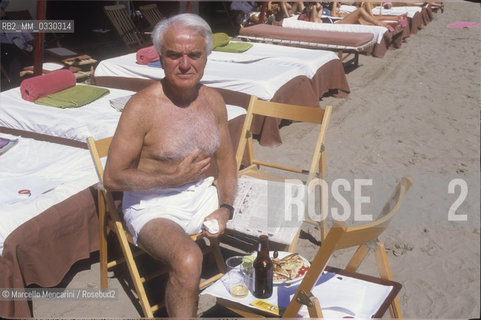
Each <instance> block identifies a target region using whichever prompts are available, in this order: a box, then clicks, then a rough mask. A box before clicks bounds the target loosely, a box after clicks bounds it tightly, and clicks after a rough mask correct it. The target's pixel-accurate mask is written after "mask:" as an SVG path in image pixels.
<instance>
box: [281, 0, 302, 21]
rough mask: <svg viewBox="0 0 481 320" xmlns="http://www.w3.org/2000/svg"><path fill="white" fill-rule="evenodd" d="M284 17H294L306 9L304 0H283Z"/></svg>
mask: <svg viewBox="0 0 481 320" xmlns="http://www.w3.org/2000/svg"><path fill="white" fill-rule="evenodd" d="M281 7H282V14H283V18H289V17H292V16H293V15H295V14H298V13H302V12H303V11H304V9H305V5H304V2H302V1H295V2H285V1H283V2H281Z"/></svg>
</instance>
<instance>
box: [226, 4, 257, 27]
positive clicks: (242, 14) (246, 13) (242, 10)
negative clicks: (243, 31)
mask: <svg viewBox="0 0 481 320" xmlns="http://www.w3.org/2000/svg"><path fill="white" fill-rule="evenodd" d="M257 7H258V6H257V3H256V2H255V1H232V2H231V4H230V10H231V11H232V14H233V15H234V19H235V23H236V24H237V25H240V26H245V25H247V24H249V21H250V19H251V17H252V16H255V15H256V14H255V12H257V11H258V8H257ZM253 19H255V18H253Z"/></svg>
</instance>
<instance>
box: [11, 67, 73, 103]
mask: <svg viewBox="0 0 481 320" xmlns="http://www.w3.org/2000/svg"><path fill="white" fill-rule="evenodd" d="M76 83H77V80H76V79H75V75H74V74H73V73H72V71H69V70H67V69H61V70H57V71H53V72H49V73H47V74H44V75H40V76H36V77H33V78H29V79H26V80H23V81H22V83H21V84H20V93H21V94H22V98H23V99H24V100H27V101H31V102H34V101H35V100H37V99H39V98H42V97H45V96H48V95H49V94H52V93H55V92H59V91H61V90H64V89H67V88H70V87H73V86H75V84H76Z"/></svg>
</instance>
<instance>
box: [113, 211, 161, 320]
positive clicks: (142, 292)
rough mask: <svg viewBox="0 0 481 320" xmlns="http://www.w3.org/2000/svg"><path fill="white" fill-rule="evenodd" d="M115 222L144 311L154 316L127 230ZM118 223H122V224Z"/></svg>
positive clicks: (148, 315)
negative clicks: (126, 233)
mask: <svg viewBox="0 0 481 320" xmlns="http://www.w3.org/2000/svg"><path fill="white" fill-rule="evenodd" d="M115 223H116V230H115V231H116V233H117V239H118V240H119V244H120V247H121V248H122V252H123V254H124V257H125V263H126V264H127V267H128V269H129V273H130V277H131V278H132V282H133V284H134V287H135V291H136V293H137V296H138V299H139V302H140V306H141V307H142V311H143V312H144V317H146V318H153V317H154V315H153V312H152V308H151V306H150V303H149V299H148V298H147V294H146V293H145V289H144V285H143V283H142V280H141V279H140V274H139V270H138V269H137V265H136V264H135V261H134V256H133V254H132V250H131V249H130V244H129V241H128V240H127V237H126V235H125V230H124V229H123V227H122V225H121V224H120V222H119V221H118V220H117V221H116V222H115ZM118 224H120V226H119V225H118Z"/></svg>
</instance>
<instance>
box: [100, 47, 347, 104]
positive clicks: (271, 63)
mask: <svg viewBox="0 0 481 320" xmlns="http://www.w3.org/2000/svg"><path fill="white" fill-rule="evenodd" d="M253 45H254V46H253V47H252V48H250V49H249V50H248V51H246V52H245V53H225V52H216V51H213V52H212V54H211V55H210V56H209V58H208V61H207V65H206V68H205V71H204V76H203V78H202V81H201V82H202V83H203V84H205V85H208V86H211V87H216V88H223V89H228V90H232V91H238V92H243V93H246V94H249V95H256V96H257V97H259V98H260V99H264V100H270V99H271V98H272V97H273V96H274V94H275V93H276V92H277V90H279V88H280V87H282V86H283V85H284V84H286V83H287V82H288V81H289V80H291V79H293V78H294V77H297V76H306V77H308V78H312V77H313V76H314V75H315V74H316V72H317V70H318V69H319V68H320V67H321V66H323V65H324V64H325V63H327V62H329V61H331V60H335V59H338V57H337V55H336V54H335V53H334V52H330V51H323V50H311V49H302V48H293V47H286V46H276V45H269V44H261V43H254V44H253ZM95 76H120V77H131V78H144V79H161V78H163V77H164V72H163V70H162V69H161V68H158V67H152V66H146V65H139V64H137V63H136V59H135V53H131V54H127V55H124V56H120V57H115V58H111V59H107V60H103V61H101V62H100V63H99V65H98V66H97V68H96V69H95Z"/></svg>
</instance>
